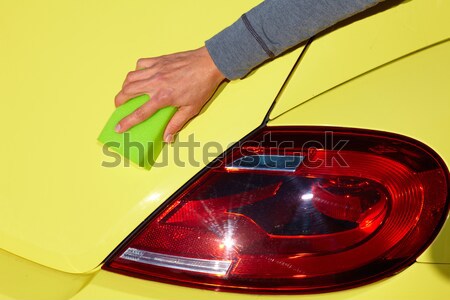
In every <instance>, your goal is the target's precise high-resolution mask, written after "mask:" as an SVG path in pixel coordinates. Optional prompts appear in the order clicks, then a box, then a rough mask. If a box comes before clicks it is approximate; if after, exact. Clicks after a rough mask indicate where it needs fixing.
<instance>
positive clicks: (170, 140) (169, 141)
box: [164, 134, 173, 143]
mask: <svg viewBox="0 0 450 300" xmlns="http://www.w3.org/2000/svg"><path fill="white" fill-rule="evenodd" d="M164 141H165V142H166V143H173V134H168V135H166V137H165V138H164Z"/></svg>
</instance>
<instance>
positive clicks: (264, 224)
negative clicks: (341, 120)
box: [104, 127, 448, 292]
mask: <svg viewBox="0 0 450 300" xmlns="http://www.w3.org/2000/svg"><path fill="white" fill-rule="evenodd" d="M332 134H333V139H334V141H346V142H345V143H344V145H345V147H343V148H342V149H339V150H337V149H336V148H335V145H333V144H331V145H330V143H327V134H326V133H325V131H324V130H323V129H322V128H301V127H273V128H264V129H262V130H259V131H258V132H256V133H255V134H253V135H252V136H251V137H249V138H248V139H247V140H246V141H244V143H243V144H241V145H240V146H237V147H235V148H233V149H232V150H230V151H228V152H227V155H226V156H225V157H224V159H222V160H217V161H216V162H214V163H213V164H211V165H210V166H209V168H206V169H205V170H204V171H203V172H202V174H200V176H198V178H197V179H196V180H195V181H193V182H191V183H190V184H189V185H187V186H186V187H184V188H183V190H182V191H180V192H179V193H178V194H177V195H176V196H174V197H173V198H172V199H170V200H169V201H168V202H167V204H166V206H165V208H164V209H162V210H161V211H160V212H159V213H158V214H156V215H155V216H152V218H151V219H149V221H148V222H146V223H145V224H143V226H141V228H140V229H139V230H137V231H136V233H135V234H134V235H133V238H132V239H131V240H130V242H128V243H126V244H124V245H122V246H121V247H120V249H119V250H118V251H116V253H115V254H114V255H113V256H112V258H111V259H110V260H108V261H107V263H106V264H105V265H104V268H105V269H107V270H111V271H115V272H120V273H124V274H128V275H132V276H138V277H143V278H148V279H154V280H160V281H167V282H173V283H179V284H184V285H191V286H203V287H208V288H215V289H232V290H237V291H252V292H274V291H279V292H280V291H290V292H317V291H324V290H335V289H341V288H345V287H349V286H355V285H361V284H364V283H368V282H372V281H374V280H377V279H380V278H383V277H385V276H388V275H391V274H392V273H394V272H396V271H399V270H401V269H402V268H404V267H406V266H407V265H408V264H410V263H412V262H413V261H414V259H415V258H416V257H417V256H418V255H419V254H420V253H421V251H423V250H424V249H425V247H426V246H427V245H428V244H429V243H430V242H431V240H432V239H433V238H434V236H435V235H436V233H437V232H438V230H439V229H440V226H441V225H442V222H443V220H444V219H445V216H446V214H447V211H448V200H447V197H448V171H447V170H446V168H445V166H444V164H443V163H442V161H441V160H440V158H439V157H438V156H437V155H436V154H435V153H434V152H433V151H432V150H431V149H429V148H428V147H426V146H425V145H423V144H421V143H419V142H417V141H414V140H411V139H409V138H406V137H401V136H398V135H392V134H386V133H379V132H373V131H362V130H346V129H334V130H333V132H332ZM267 135H270V145H269V143H268V142H267V139H266V137H267ZM255 145H256V146H255ZM318 145H319V146H318ZM386 149H388V150H389V151H386Z"/></svg>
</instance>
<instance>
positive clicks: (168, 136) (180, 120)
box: [164, 107, 195, 143]
mask: <svg viewBox="0 0 450 300" xmlns="http://www.w3.org/2000/svg"><path fill="white" fill-rule="evenodd" d="M194 115H195V114H194V113H192V110H190V109H188V108H186V107H180V108H179V109H178V111H177V112H176V113H175V114H174V115H173V117H172V119H170V121H169V124H167V127H166V130H165V132H164V141H165V142H166V143H172V142H173V140H174V137H175V134H177V132H178V131H180V130H181V128H183V126H184V125H185V124H186V123H187V121H189V120H190V119H191V118H192V117H193V116H194Z"/></svg>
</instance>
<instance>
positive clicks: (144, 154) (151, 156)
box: [98, 95, 177, 170]
mask: <svg viewBox="0 0 450 300" xmlns="http://www.w3.org/2000/svg"><path fill="white" fill-rule="evenodd" d="M149 99H150V98H149V97H148V96H147V95H141V96H138V97H136V98H133V99H131V100H129V101H128V102H127V103H125V104H123V105H121V106H119V107H118V108H117V109H116V110H115V112H114V113H113V114H112V116H111V117H110V118H109V120H108V122H107V123H106V125H105V127H104V128H103V130H102V132H101V133H100V136H99V137H98V140H99V141H100V142H101V143H103V144H105V145H106V146H107V147H108V148H109V149H111V150H112V151H115V152H117V153H119V154H121V155H122V156H123V157H125V158H127V159H128V160H130V161H132V162H134V163H136V164H137V165H139V166H140V167H143V168H145V169H147V170H149V169H150V168H151V167H152V165H153V164H154V162H155V160H156V158H157V157H158V155H159V154H160V153H161V150H162V148H163V146H164V143H163V134H164V129H165V128H166V125H167V123H168V122H169V120H170V119H171V118H172V116H173V114H174V113H175V112H176V110H177V109H176V108H175V107H172V106H168V107H164V108H162V109H160V110H158V111H157V112H156V113H155V114H154V115H152V116H151V117H150V118H149V119H147V120H145V121H144V122H142V123H140V124H138V125H136V126H134V127H133V128H131V129H129V130H128V131H126V132H124V133H117V132H116V131H115V127H116V125H117V123H119V121H120V120H122V119H123V118H125V117H126V116H127V115H129V114H131V113H132V112H133V111H134V110H136V109H137V108H138V107H140V106H141V105H142V104H144V103H145V102H147V101H149Z"/></svg>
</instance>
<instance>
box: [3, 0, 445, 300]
mask: <svg viewBox="0 0 450 300" xmlns="http://www.w3.org/2000/svg"><path fill="white" fill-rule="evenodd" d="M28 2H29V3H24V2H19V1H17V2H3V3H1V4H0V42H1V45H2V46H1V48H0V54H1V55H0V66H1V72H0V82H1V86H2V101H1V102H0V122H1V123H0V124H1V128H2V141H3V143H2V148H1V150H0V154H1V155H0V165H1V171H0V180H1V185H0V249H2V250H0V270H1V271H0V299H208V298H212V297H215V298H216V299H236V297H238V298H239V299H256V298H258V299H260V298H266V299H282V298H283V299H284V298H286V299H288V298H292V299H294V298H295V299H329V298H334V299H367V300H368V299H380V298H383V299H408V300H411V299H423V298H427V299H448V298H449V297H450V224H449V223H448V222H447V223H446V225H445V226H444V227H443V229H442V230H441V232H440V233H439V235H438V237H437V238H436V239H435V241H434V242H433V243H432V244H431V245H430V247H428V249H427V250H426V251H425V252H424V253H423V254H422V255H421V256H420V257H419V258H418V259H417V262H416V263H414V264H413V265H411V266H410V267H408V268H406V269H405V270H403V271H402V272H400V273H399V274H396V275H394V276H392V277H390V278H387V279H384V280H382V281H378V282H375V283H371V284H369V285H365V286H361V287H357V288H353V289H348V290H344V291H339V292H333V293H323V294H314V295H301V296H299V295H274V294H272V295H252V294H235V293H229V292H215V291H210V290H201V289H196V288H188V287H180V286H176V285H169V284H164V283H158V282H153V281H148V280H142V279H137V278H133V277H128V276H124V275H119V274H115V273H111V272H108V271H105V270H102V269H101V266H102V264H103V262H104V260H105V258H106V257H107V256H108V255H109V254H110V253H111V252H112V251H113V250H114V249H115V248H116V247H117V246H118V245H119V244H120V243H121V242H122V241H123V240H124V239H125V238H126V237H127V236H128V235H130V234H131V233H132V232H133V230H134V229H135V228H136V227H137V226H138V225H139V224H140V223H141V222H142V221H143V220H145V219H146V217H147V216H149V215H150V214H151V213H152V212H153V211H155V210H156V209H157V208H158V207H159V206H161V205H162V204H163V203H164V201H165V200H167V199H168V198H169V197H170V196H171V195H172V194H174V193H175V192H176V191H177V190H178V189H179V188H180V187H181V186H182V185H183V184H184V183H185V182H187V181H188V180H189V179H190V178H192V177H193V176H194V175H195V174H196V173H198V172H199V171H200V170H201V169H202V168H203V167H204V166H205V165H206V164H207V163H208V162H209V161H211V160H213V159H214V157H206V158H205V157H204V153H203V152H202V151H201V149H196V151H194V152H193V153H189V151H188V150H189V149H183V148H180V149H178V150H179V151H180V153H179V155H180V159H181V160H183V161H185V162H187V161H189V157H190V155H191V154H193V157H194V159H195V160H196V161H197V162H199V163H198V164H196V165H195V164H194V165H193V164H188V163H186V165H185V166H184V167H182V166H177V165H176V164H175V163H173V161H172V160H170V158H171V157H173V155H174V153H173V151H174V149H175V147H174V146H170V147H167V151H168V155H167V156H160V160H162V159H164V157H165V158H167V157H169V161H168V164H167V166H165V167H160V168H156V167H155V168H153V169H151V170H150V171H146V170H144V169H140V168H138V167H124V166H122V165H121V166H119V167H116V168H105V167H103V166H102V162H103V161H105V160H107V159H108V158H107V157H105V155H104V153H103V152H102V147H101V145H99V144H98V142H97V141H96V139H97V136H98V133H99V132H100V130H101V129H102V127H103V125H104V123H105V122H106V120H107V119H108V117H109V115H110V114H111V113H112V111H113V109H114V107H113V98H114V96H115V93H116V92H117V91H118V90H119V88H120V85H121V83H122V80H123V78H124V76H125V74H126V73H127V72H128V71H129V70H131V69H133V68H134V66H135V62H136V60H137V59H138V58H140V57H151V56H158V55H162V54H166V53H171V52H176V51H181V50H187V49H192V48H194V47H199V46H201V45H202V43H203V41H204V40H206V39H207V38H209V37H210V36H212V35H213V34H214V33H216V32H218V31H219V30H220V29H221V28H224V27H225V26H227V25H229V24H231V23H232V22H233V21H234V20H235V19H237V18H238V17H239V16H240V15H241V14H242V13H243V12H245V11H247V10H249V9H250V8H251V7H253V6H255V5H256V4H258V2H259V1H253V0H252V1H245V2H243V1H228V2H227V3H226V4H224V3H220V4H219V3H217V2H213V1H206V0H198V1H181V0H180V1H158V2H156V1H140V0H139V1H112V2H111V1H110V2H108V3H107V2H102V3H99V2H92V1H77V2H73V3H72V2H70V3H69V2H60V1H50V0H46V1H40V2H32V1H28ZM394 2H396V1H394ZM449 20H450V2H448V1H442V0H432V1H429V0H411V1H403V2H398V1H397V2H396V3H393V4H392V3H391V4H383V5H382V6H381V7H379V8H376V9H375V10H372V11H370V12H369V13H367V16H359V17H357V18H353V19H351V20H350V21H348V22H346V23H345V24H341V25H340V26H338V28H337V29H336V30H333V31H330V32H327V33H324V34H322V35H321V36H320V37H317V38H315V39H314V40H313V41H312V42H311V43H309V44H306V45H302V46H300V47H299V48H297V49H296V50H293V51H291V52H290V53H288V54H285V55H283V56H282V57H280V58H278V59H277V60H275V61H273V62H271V63H268V64H265V65H264V66H262V67H260V68H258V69H257V70H256V71H254V72H252V73H251V74H250V75H249V76H248V77H247V78H245V79H243V80H239V81H234V82H230V83H227V84H224V85H223V86H222V87H221V88H220V89H219V91H218V92H217V93H216V95H215V97H214V100H213V101H212V102H211V103H210V104H209V105H208V106H207V107H206V108H205V109H204V110H203V111H202V113H201V114H200V115H199V116H198V117H197V118H195V119H194V120H192V121H191V122H190V123H189V124H188V125H187V126H186V127H185V128H184V129H183V130H182V131H181V132H180V134H179V136H178V140H177V142H176V143H179V142H180V141H181V142H182V141H186V140H188V138H189V136H190V135H191V134H194V133H195V139H196V141H198V142H200V143H206V142H208V141H215V142H218V143H219V144H220V145H222V147H223V149H224V150H225V149H226V148H227V147H228V146H229V145H230V144H231V143H233V142H235V141H238V140H240V139H241V138H242V137H244V136H245V135H247V134H248V133H249V132H251V131H252V130H254V129H255V128H257V127H258V126H259V125H260V124H261V123H262V122H263V121H264V119H265V117H266V115H267V114H268V113H269V111H270V109H271V107H272V104H273V103H274V101H276V102H275V105H274V107H273V109H272V110H271V111H270V114H269V115H268V117H269V121H268V124H267V125H268V126H282V125H319V126H334V127H349V128H363V129H371V130H381V131H387V132H393V133H397V134H401V135H405V136H408V137H411V138H414V139H416V140H418V141H421V142H423V143H424V144H426V145H428V146H429V147H431V148H432V149H433V150H434V151H436V152H437V153H438V154H439V155H440V157H441V158H442V159H443V160H444V162H445V163H446V165H447V166H448V165H450V142H449V141H448V137H447V136H448V131H449V129H450V88H449V85H448V78H450V55H449V53H450V21H449ZM292 70H293V71H292ZM291 71H292V72H291ZM249 112H251V113H249Z"/></svg>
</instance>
